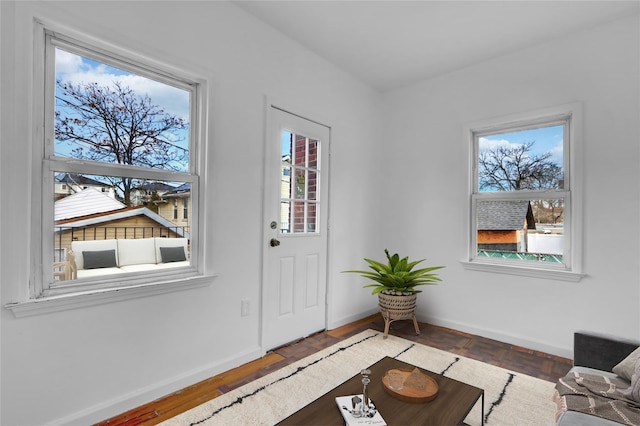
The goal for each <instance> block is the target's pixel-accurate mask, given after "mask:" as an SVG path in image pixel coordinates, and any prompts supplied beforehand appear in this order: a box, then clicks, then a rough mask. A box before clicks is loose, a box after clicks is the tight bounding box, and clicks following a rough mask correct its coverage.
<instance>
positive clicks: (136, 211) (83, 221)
mask: <svg viewBox="0 0 640 426" xmlns="http://www.w3.org/2000/svg"><path fill="white" fill-rule="evenodd" d="M140 215H144V216H147V217H148V218H149V219H151V220H153V221H155V222H157V223H159V224H160V225H161V226H163V227H166V228H170V229H171V230H172V231H174V232H175V233H176V234H178V235H180V236H181V237H184V238H191V236H190V235H189V232H187V231H185V230H184V228H183V227H181V226H176V224H175V223H173V222H171V221H170V220H169V219H165V218H164V217H162V216H160V215H159V214H157V213H154V212H153V211H151V210H149V209H148V208H146V207H127V208H124V209H120V210H114V211H109V212H102V213H96V214H89V215H87V216H84V217H77V218H73V219H67V220H61V221H59V222H56V224H57V225H68V226H70V227H71V226H72V227H76V228H81V227H86V226H93V225H100V224H102V223H105V222H111V221H114V220H121V219H127V218H130V217H134V216H140Z"/></svg>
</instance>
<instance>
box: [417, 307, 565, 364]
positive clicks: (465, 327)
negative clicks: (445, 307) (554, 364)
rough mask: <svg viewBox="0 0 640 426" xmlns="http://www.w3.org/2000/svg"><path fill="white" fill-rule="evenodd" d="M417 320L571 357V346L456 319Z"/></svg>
mask: <svg viewBox="0 0 640 426" xmlns="http://www.w3.org/2000/svg"><path fill="white" fill-rule="evenodd" d="M417 318H418V321H420V322H426V323H428V324H433V325H437V326H440V327H446V328H451V329H453V330H458V331H462V332H464V333H470V334H475V335H476V336H482V337H486V338H488V339H493V340H497V341H499V342H504V343H509V344H512V345H516V346H522V347H523V348H527V349H533V350H536V351H541V352H545V353H548V354H552V355H557V356H561V357H564V358H569V359H572V358H573V348H563V347H558V346H554V345H550V344H548V343H545V342H541V341H539V340H532V339H528V338H523V337H522V336H516V335H513V334H508V333H503V332H500V331H497V330H491V329H487V328H480V327H476V326H473V325H470V324H466V323H460V322H457V321H448V320H442V319H439V318H432V317H428V316H422V315H417Z"/></svg>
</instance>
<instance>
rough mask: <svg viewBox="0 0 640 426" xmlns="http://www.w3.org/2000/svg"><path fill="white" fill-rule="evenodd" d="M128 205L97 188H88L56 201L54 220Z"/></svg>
mask: <svg viewBox="0 0 640 426" xmlns="http://www.w3.org/2000/svg"><path fill="white" fill-rule="evenodd" d="M126 207H127V206H126V205H125V204H123V203H121V202H120V201H118V200H116V199H114V198H113V197H111V196H109V195H108V194H107V193H104V192H101V191H99V190H97V189H95V188H91V187H89V188H87V189H84V190H82V191H80V192H76V193H75V194H72V195H69V196H68V197H64V198H61V199H59V200H58V201H56V202H55V203H54V220H55V221H56V222H57V221H60V220H64V219H72V218H76V217H82V216H87V215H91V214H95V213H103V212H109V211H114V210H120V209H124V208H126Z"/></svg>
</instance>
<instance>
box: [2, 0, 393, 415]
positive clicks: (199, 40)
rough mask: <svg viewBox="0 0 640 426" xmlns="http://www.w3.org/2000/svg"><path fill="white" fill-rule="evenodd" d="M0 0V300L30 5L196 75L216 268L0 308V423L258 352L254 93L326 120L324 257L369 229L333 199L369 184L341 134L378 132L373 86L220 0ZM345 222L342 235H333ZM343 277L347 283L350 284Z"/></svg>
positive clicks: (24, 215) (25, 222) (13, 279)
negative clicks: (134, 294) (179, 283)
mask: <svg viewBox="0 0 640 426" xmlns="http://www.w3.org/2000/svg"><path fill="white" fill-rule="evenodd" d="M0 7H1V8H2V43H3V44H2V48H3V49H2V74H1V75H2V106H3V107H6V106H7V105H9V106H10V108H3V110H2V124H3V126H2V133H1V140H2V152H3V156H2V159H1V167H2V169H1V170H2V175H1V181H0V184H1V188H2V198H3V199H5V200H7V199H9V200H11V201H12V202H11V204H12V206H13V207H12V208H8V206H7V204H5V203H3V205H2V209H3V210H2V217H3V222H2V237H3V238H2V241H1V242H0V244H1V246H0V247H1V250H2V264H3V267H2V270H1V271H0V279H1V285H2V304H3V305H4V304H6V303H8V302H13V301H16V300H20V299H21V298H23V297H24V294H25V292H26V288H27V282H28V279H27V277H28V267H29V261H28V259H29V252H30V251H31V250H32V249H33V248H32V247H29V245H28V239H27V238H25V235H27V233H28V230H29V229H30V223H29V218H30V213H31V212H30V211H29V205H30V199H31V196H32V191H30V189H29V188H31V184H32V182H31V181H30V167H31V163H30V158H31V157H30V156H31V155H32V151H31V145H30V137H31V129H32V128H33V126H35V124H34V123H31V121H30V120H31V119H30V115H31V113H30V108H31V98H30V96H31V92H32V81H31V79H32V75H33V74H32V62H33V61H32V58H33V48H32V46H33V19H34V17H37V18H40V19H42V20H45V22H48V21H50V22H54V23H56V24H58V25H63V26H68V27H69V28H71V29H73V30H75V31H78V32H84V33H86V34H89V35H91V36H93V37H96V38H98V39H99V40H102V41H104V42H109V43H112V44H114V45H115V46H119V47H124V48H127V49H129V50H131V51H132V52H140V53H142V54H144V55H146V56H148V57H150V58H153V59H154V60H158V61H161V62H165V63H167V64H168V65H169V66H172V67H178V68H183V69H185V70H186V71H188V73H189V74H196V75H199V76H201V77H202V78H204V79H206V80H207V81H208V83H209V86H210V92H211V99H210V106H209V119H210V122H209V125H208V131H209V139H208V145H207V158H208V166H209V167H208V174H207V175H206V176H204V186H205V187H206V188H207V190H206V192H207V200H206V206H205V214H204V227H205V235H206V241H205V243H206V246H207V247H206V248H207V251H206V269H207V271H208V272H215V273H217V274H218V276H217V277H216V278H215V279H214V280H213V281H212V283H211V285H210V286H206V287H203V288H198V289H193V290H188V291H180V292H175V293H170V294H164V295H160V296H154V297H143V298H138V299H134V300H130V301H126V302H119V303H110V304H104V305H99V306H93V307H88V308H81V309H74V310H69V311H66V312H58V313H52V314H46V315H37V316H32V317H27V318H20V319H16V318H15V317H14V316H13V315H12V314H11V312H10V311H8V310H7V309H4V308H3V309H1V311H2V313H1V315H2V324H1V326H2V330H1V331H2V391H3V392H2V406H3V411H2V419H1V420H0V423H2V424H3V425H4V424H6V425H18V424H20V425H28V424H32V425H40V424H45V423H48V422H54V423H72V424H89V423H91V422H94V421H99V420H103V419H105V418H107V417H110V416H112V415H115V414H118V413H120V412H123V411H125V410H127V409H130V408H133V407H135V406H136V405H140V404H142V403H144V402H148V401H150V400H152V399H154V398H156V397H159V396H162V395H165V394H167V393H169V392H171V391H175V390H177V389H180V388H182V387H184V386H186V385H189V384H192V383H194V382H195V381H197V380H202V379H204V378H207V377H210V376H211V375H213V374H215V373H217V372H220V371H223V370H226V369H229V368H231V367H234V366H237V365H239V364H241V363H243V362H246V361H248V360H250V359H254V358H256V357H258V356H260V353H261V348H260V346H259V345H260V339H259V338H260V322H259V316H260V310H259V306H260V280H261V275H260V274H261V270H260V260H261V250H262V247H263V241H262V217H261V211H262V176H263V164H262V152H263V143H264V122H265V97H266V96H268V97H269V98H270V99H273V100H275V101H277V102H279V104H280V105H282V106H285V107H289V108H291V109H292V110H293V111H294V112H296V113H299V114H302V115H306V116H308V117H309V118H312V119H315V120H318V121H321V122H323V123H326V124H327V125H329V126H331V127H332V141H331V143H332V146H331V149H332V154H333V157H334V159H333V160H332V168H333V173H334V179H338V180H341V181H342V182H341V183H340V185H334V186H333V188H332V199H331V204H332V214H333V215H335V218H332V225H333V226H334V229H336V230H337V233H336V235H337V237H336V238H335V239H332V240H331V242H330V244H331V247H332V255H333V256H334V257H336V256H337V257H342V256H344V257H348V256H351V250H350V241H359V240H363V241H366V240H367V237H366V236H364V237H363V234H362V232H363V230H364V229H368V228H370V226H369V225H368V224H367V221H369V220H370V219H368V218H367V216H366V210H365V209H366V206H365V205H364V204H358V205H352V204H350V203H346V202H345V200H349V194H355V193H358V194H359V195H358V196H359V197H363V199H367V198H369V197H368V196H367V195H366V192H367V185H366V183H367V181H368V175H369V174H371V173H372V172H373V166H372V165H370V162H366V163H361V162H360V160H361V159H362V153H361V150H360V149H357V148H355V147H357V146H366V145H371V144H372V141H374V140H375V137H376V135H377V134H378V133H379V132H378V131H377V129H376V126H377V125H378V123H379V119H378V114H379V111H380V95H379V94H378V93H377V92H375V91H373V90H371V89H369V88H368V87H366V86H365V85H363V84H362V83H360V82H358V81H357V80H355V79H353V78H352V77H350V76H349V75H347V74H346V73H344V72H342V71H340V70H339V69H337V68H336V67H334V66H333V65H331V64H328V63H327V62H325V61H324V60H322V59H320V58H319V57H317V56H316V55H314V54H311V53H310V52H309V51H307V50H305V49H303V48H302V47H301V46H299V45H298V44H297V43H295V42H294V41H291V40H289V39H286V38H284V37H283V36H281V35H280V34H279V33H278V32H276V31H275V30H273V29H271V28H268V27H266V26H265V25H263V24H261V23H260V22H259V21H257V20H255V19H254V18H252V17H250V16H249V15H247V14H246V13H245V12H243V11H242V10H240V9H239V8H237V7H236V6H234V5H232V4H229V3H226V2H189V3H187V2H146V1H142V2H118V3H117V6H114V2H2V3H1V4H0ZM354 169H357V173H353V172H354ZM347 176H348V179H347ZM35 185H38V183H37V182H35ZM34 196H37V193H36V194H35V195H34ZM17 206H20V207H17ZM346 229H348V235H349V237H350V238H349V239H348V240H343V239H342V237H341V235H344V234H343V232H344V231H345V230H346ZM361 237H363V238H361ZM265 244H266V243H265ZM357 251H361V250H360V249H359V248H357V249H356V250H354V252H357ZM7 265H10V266H7ZM345 289H346V291H347V293H348V292H349V291H360V290H361V289H360V287H359V285H357V284H353V285H352V289H353V290H349V286H345ZM342 290H343V289H340V290H338V293H340V292H341V291H342ZM331 297H337V296H336V295H335V292H332V293H331ZM243 299H247V300H249V302H250V305H251V314H250V315H249V316H248V317H241V316H240V306H241V300H243ZM361 304H362V305H367V304H371V305H373V301H372V300H370V299H363V301H362V302H361ZM354 306H355V308H354ZM368 308H369V307H361V306H359V305H358V303H355V304H352V305H350V306H346V305H343V304H340V303H338V304H332V308H331V310H330V311H329V321H330V322H331V323H336V322H339V321H346V320H348V319H349V318H351V317H352V316H354V315H356V314H357V313H358V312H362V311H363V310H366V309H368ZM228 325H230V326H228Z"/></svg>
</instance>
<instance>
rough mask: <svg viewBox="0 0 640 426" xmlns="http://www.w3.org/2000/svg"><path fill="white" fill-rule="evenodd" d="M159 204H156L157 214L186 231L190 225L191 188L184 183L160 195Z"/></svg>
mask: <svg viewBox="0 0 640 426" xmlns="http://www.w3.org/2000/svg"><path fill="white" fill-rule="evenodd" d="M161 200H162V201H161V202H159V203H157V206H158V214H159V215H160V216H162V217H163V218H165V219H168V220H170V221H171V222H172V223H174V224H175V225H177V226H182V227H185V228H186V229H187V230H188V229H189V226H190V225H191V187H190V186H189V184H187V183H185V184H183V185H180V186H179V187H177V188H173V187H172V191H170V192H166V193H164V194H162V197H161Z"/></svg>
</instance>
